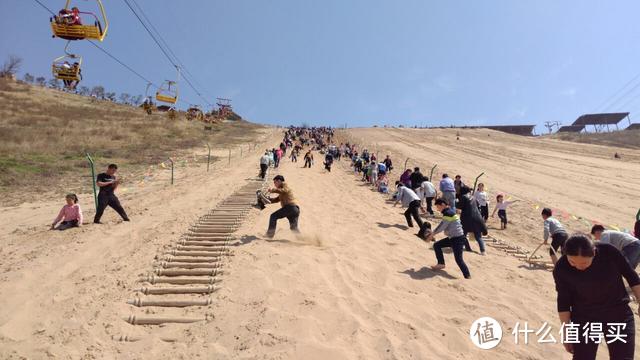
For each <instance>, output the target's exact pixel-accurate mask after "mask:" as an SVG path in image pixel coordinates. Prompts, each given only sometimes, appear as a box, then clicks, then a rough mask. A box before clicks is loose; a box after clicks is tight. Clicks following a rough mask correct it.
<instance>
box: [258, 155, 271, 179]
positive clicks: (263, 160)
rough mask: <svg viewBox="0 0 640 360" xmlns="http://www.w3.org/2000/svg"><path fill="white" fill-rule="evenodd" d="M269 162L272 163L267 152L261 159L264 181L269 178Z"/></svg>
mask: <svg viewBox="0 0 640 360" xmlns="http://www.w3.org/2000/svg"><path fill="white" fill-rule="evenodd" d="M269 162H271V157H269V152H268V151H265V153H264V155H262V157H261V158H260V177H261V178H262V179H263V180H264V177H265V176H267V169H268V168H269Z"/></svg>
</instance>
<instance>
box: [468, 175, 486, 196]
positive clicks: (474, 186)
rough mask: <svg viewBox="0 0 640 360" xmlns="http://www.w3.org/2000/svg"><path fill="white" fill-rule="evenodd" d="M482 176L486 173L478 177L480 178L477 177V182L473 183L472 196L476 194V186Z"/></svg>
mask: <svg viewBox="0 0 640 360" xmlns="http://www.w3.org/2000/svg"><path fill="white" fill-rule="evenodd" d="M482 175H484V173H481V174H480V175H478V177H476V181H475V182H474V183H473V191H472V192H471V195H473V194H475V193H476V185H478V179H480V177H481V176H482Z"/></svg>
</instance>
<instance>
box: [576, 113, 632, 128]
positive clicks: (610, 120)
mask: <svg viewBox="0 0 640 360" xmlns="http://www.w3.org/2000/svg"><path fill="white" fill-rule="evenodd" d="M628 115H629V113H628V112H623V113H605V114H585V115H582V116H580V117H579V118H577V119H576V121H574V122H573V124H572V125H607V124H609V125H614V124H617V123H619V122H620V120H622V119H624V118H626V117H627V116H628Z"/></svg>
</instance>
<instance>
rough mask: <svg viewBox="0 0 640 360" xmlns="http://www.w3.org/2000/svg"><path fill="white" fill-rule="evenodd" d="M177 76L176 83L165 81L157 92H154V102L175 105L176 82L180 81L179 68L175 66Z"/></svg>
mask: <svg viewBox="0 0 640 360" xmlns="http://www.w3.org/2000/svg"><path fill="white" fill-rule="evenodd" d="M176 71H177V72H178V75H177V76H176V81H171V80H165V81H164V82H163V83H162V84H161V85H160V87H159V88H158V91H156V100H158V101H161V102H166V103H169V104H175V103H176V102H177V101H178V81H179V80H180V68H179V67H177V66H176Z"/></svg>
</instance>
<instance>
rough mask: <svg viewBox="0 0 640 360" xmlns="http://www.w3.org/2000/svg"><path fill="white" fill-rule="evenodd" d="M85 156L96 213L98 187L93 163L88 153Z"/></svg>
mask: <svg viewBox="0 0 640 360" xmlns="http://www.w3.org/2000/svg"><path fill="white" fill-rule="evenodd" d="M85 155H86V156H87V160H89V165H90V167H91V183H92V184H93V203H94V205H95V206H96V211H97V210H98V186H97V185H96V167H95V164H94V162H93V159H92V158H91V155H89V153H88V152H86V153H85Z"/></svg>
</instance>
